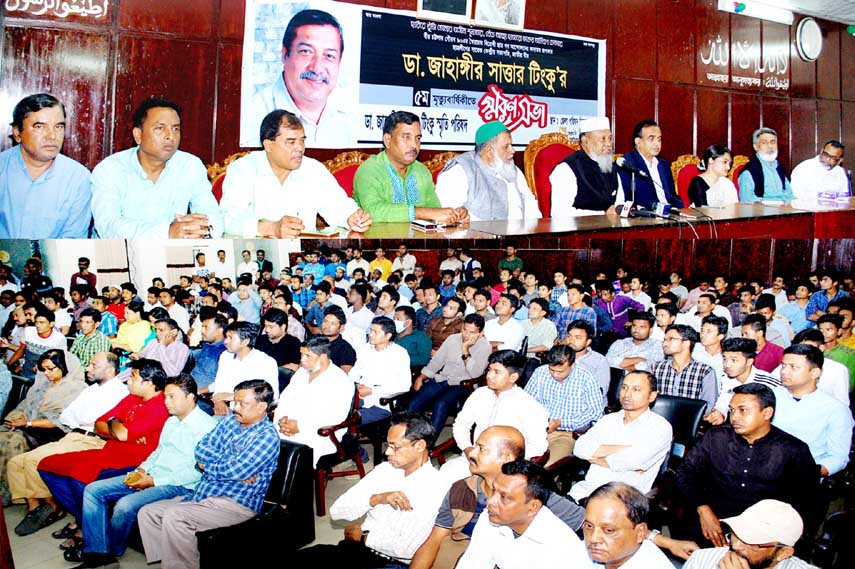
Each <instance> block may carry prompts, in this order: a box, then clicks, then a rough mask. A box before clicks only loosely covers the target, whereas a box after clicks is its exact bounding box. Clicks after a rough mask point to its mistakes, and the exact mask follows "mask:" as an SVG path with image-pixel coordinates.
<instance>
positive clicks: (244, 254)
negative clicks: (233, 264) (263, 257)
mask: <svg viewBox="0 0 855 569" xmlns="http://www.w3.org/2000/svg"><path fill="white" fill-rule="evenodd" d="M240 255H241V258H242V259H243V261H242V262H240V263H238V266H237V276H238V277H239V276H241V275H243V274H248V275H250V276H252V280H253V281H254V280H255V273H257V272H258V263H256V262H255V261H253V260H252V253H250V252H249V251H248V250H247V249H244V250H243V251H241V254H240Z"/></svg>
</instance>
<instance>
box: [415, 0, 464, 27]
mask: <svg viewBox="0 0 855 569" xmlns="http://www.w3.org/2000/svg"><path fill="white" fill-rule="evenodd" d="M416 13H417V14H418V17H419V18H424V19H430V20H437V21H441V22H459V23H463V24H468V23H469V22H470V21H471V17H472V0H419V3H418V6H417V8H416Z"/></svg>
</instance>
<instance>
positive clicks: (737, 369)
mask: <svg viewBox="0 0 855 569" xmlns="http://www.w3.org/2000/svg"><path fill="white" fill-rule="evenodd" d="M713 318H715V316H714V317H713ZM721 350H722V355H723V358H724V372H723V374H722V375H720V376H719V382H720V385H719V396H718V399H717V400H716V403H715V408H714V409H713V410H712V411H710V412H709V413H707V414H706V415H704V421H707V422H708V423H710V424H712V425H721V424H722V423H724V422H725V420H726V419H727V414H728V412H729V411H730V400H731V398H732V397H733V390H734V389H735V388H736V387H738V386H740V385H745V384H748V383H754V382H757V383H762V384H763V385H765V386H767V387H779V386H780V385H781V381H780V380H779V379H777V378H775V377H774V376H772V375H769V374H767V373H765V372H763V371H758V369H757V368H755V367H754V362H755V361H756V359H757V342H756V341H754V340H751V339H749V338H728V339H727V340H725V341H724V342H722V345H721Z"/></svg>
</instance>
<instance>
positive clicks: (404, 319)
mask: <svg viewBox="0 0 855 569" xmlns="http://www.w3.org/2000/svg"><path fill="white" fill-rule="evenodd" d="M415 320H416V311H415V310H413V307H412V306H399V307H398V308H397V309H396V310H395V331H396V332H397V336H396V338H395V343H396V344H398V345H399V346H403V348H404V349H405V350H407V353H408V354H409V355H410V366H411V367H421V366H423V365H427V363H428V362H429V361H430V357H431V341H430V338H428V335H427V334H425V333H424V332H423V331H422V330H418V329H416V328H415Z"/></svg>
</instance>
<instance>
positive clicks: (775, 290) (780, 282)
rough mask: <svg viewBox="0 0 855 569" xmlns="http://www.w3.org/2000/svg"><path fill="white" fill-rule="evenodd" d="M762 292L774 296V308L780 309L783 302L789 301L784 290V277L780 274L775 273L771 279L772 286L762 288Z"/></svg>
mask: <svg viewBox="0 0 855 569" xmlns="http://www.w3.org/2000/svg"><path fill="white" fill-rule="evenodd" d="M763 293H764V294H771V295H772V296H774V297H775V310H780V309H781V307H783V306H784V305H785V304H787V303H788V302H789V299H788V298H787V291H786V290H784V277H782V276H780V275H776V276H775V278H774V279H773V280H772V286H771V287H769V288H766V289H763Z"/></svg>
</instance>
